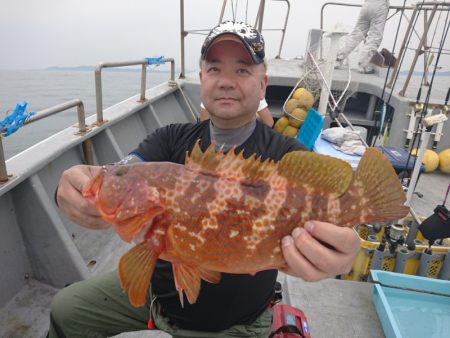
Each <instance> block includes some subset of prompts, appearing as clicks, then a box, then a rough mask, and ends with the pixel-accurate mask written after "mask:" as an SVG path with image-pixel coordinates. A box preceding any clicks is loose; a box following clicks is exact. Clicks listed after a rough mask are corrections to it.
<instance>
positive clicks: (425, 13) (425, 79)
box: [422, 9, 430, 86]
mask: <svg viewBox="0 0 450 338" xmlns="http://www.w3.org/2000/svg"><path fill="white" fill-rule="evenodd" d="M427 17H428V11H427V10H426V9H425V10H424V11H423V26H424V27H423V28H424V29H425V28H426V22H427ZM427 43H428V37H427V36H425V41H424V50H423V82H422V84H423V85H424V86H428V66H427V64H428V57H429V55H430V51H429V48H428V46H427Z"/></svg>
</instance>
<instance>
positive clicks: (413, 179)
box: [403, 11, 450, 205]
mask: <svg viewBox="0 0 450 338" xmlns="http://www.w3.org/2000/svg"><path fill="white" fill-rule="evenodd" d="M449 14H450V11H449V12H447V16H446V19H445V24H444V29H443V32H442V37H441V41H440V45H439V50H438V54H437V57H436V63H435V65H434V70H433V75H432V77H431V82H430V86H429V87H428V91H427V95H426V98H425V102H424V104H423V107H422V106H421V104H420V96H421V93H422V86H420V88H419V91H418V94H417V99H416V104H419V105H418V108H422V111H421V114H420V118H419V123H418V124H417V128H416V130H415V131H414V137H413V142H412V144H411V148H410V151H409V154H408V158H407V160H406V164H405V169H406V168H408V165H409V162H410V159H411V155H412V154H411V153H412V149H413V148H414V145H415V143H416V140H418V147H417V148H418V151H417V154H416V156H417V158H416V162H415V166H414V170H413V173H412V175H411V179H410V180H409V182H408V184H407V188H408V194H407V203H408V205H409V202H410V198H411V196H412V192H411V193H410V192H409V191H410V189H409V188H410V187H411V183H414V185H413V187H415V185H416V184H417V180H418V175H419V172H420V167H421V164H422V159H423V156H424V153H425V149H426V146H427V145H428V142H429V136H430V134H431V129H432V127H433V125H434V124H437V121H436V120H435V121H432V120H430V124H431V125H429V126H428V127H426V126H424V124H423V119H424V117H425V116H426V113H427V111H428V104H429V101H430V97H431V91H432V89H433V84H434V79H435V76H436V71H437V69H438V65H439V60H440V58H441V55H442V49H443V46H444V43H445V41H446V39H447V34H448V31H449V28H450V22H449ZM449 95H450V94H449V93H447V97H446V98H445V100H446V102H448V99H449V98H448V96H449ZM442 115H443V114H442ZM444 116H445V115H444ZM437 118H439V117H437ZM431 122H433V123H431ZM423 129H424V131H425V132H424V137H422V132H421V130H423ZM419 134H420V137H418V136H419ZM421 138H423V139H422V140H421ZM420 142H422V144H424V146H423V147H419V145H420ZM403 178H404V176H403Z"/></svg>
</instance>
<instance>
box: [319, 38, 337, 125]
mask: <svg viewBox="0 0 450 338" xmlns="http://www.w3.org/2000/svg"><path fill="white" fill-rule="evenodd" d="M327 35H328V36H329V38H330V47H329V49H328V55H327V62H326V64H325V70H324V72H323V83H322V88H321V89H320V101H319V109H318V112H319V114H320V115H322V116H325V115H326V113H327V106H328V99H329V96H330V94H331V92H330V90H328V88H330V89H331V82H332V80H333V71H334V62H335V60H336V55H337V52H338V48H339V39H340V38H341V36H342V35H343V33H337V32H331V33H327ZM324 36H325V35H324ZM325 83H326V84H325Z"/></svg>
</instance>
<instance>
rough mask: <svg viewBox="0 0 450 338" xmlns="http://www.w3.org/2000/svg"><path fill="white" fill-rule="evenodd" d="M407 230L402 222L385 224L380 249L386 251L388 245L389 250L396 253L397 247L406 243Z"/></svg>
mask: <svg viewBox="0 0 450 338" xmlns="http://www.w3.org/2000/svg"><path fill="white" fill-rule="evenodd" d="M405 230H406V228H405V227H404V226H403V225H401V224H392V225H385V226H384V234H383V238H382V239H381V242H380V246H379V247H378V250H380V251H384V249H385V248H386V245H387V246H388V248H389V252H390V253H391V254H394V253H395V250H396V249H397V247H398V246H401V245H403V244H404V243H405V233H406V231H405Z"/></svg>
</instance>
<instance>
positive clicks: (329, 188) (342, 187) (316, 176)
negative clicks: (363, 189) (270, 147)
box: [278, 151, 353, 196]
mask: <svg viewBox="0 0 450 338" xmlns="http://www.w3.org/2000/svg"><path fill="white" fill-rule="evenodd" d="M278 174H279V175H280V176H283V177H285V178H287V179H288V180H289V182H290V184H293V185H295V184H296V183H301V184H307V185H309V186H311V187H313V188H314V189H315V190H316V191H323V192H324V193H328V194H336V195H337V196H340V195H342V194H343V193H344V192H345V191H347V189H348V187H349V185H350V182H351V180H352V177H353V172H352V168H351V166H350V164H348V163H347V162H345V161H343V160H339V159H337V158H334V157H330V156H326V155H319V154H316V153H312V152H309V151H293V152H290V153H287V154H286V155H284V156H283V158H282V159H281V161H280V162H279V163H278Z"/></svg>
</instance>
